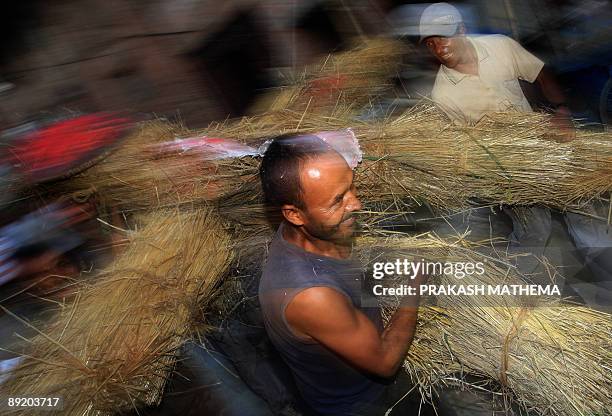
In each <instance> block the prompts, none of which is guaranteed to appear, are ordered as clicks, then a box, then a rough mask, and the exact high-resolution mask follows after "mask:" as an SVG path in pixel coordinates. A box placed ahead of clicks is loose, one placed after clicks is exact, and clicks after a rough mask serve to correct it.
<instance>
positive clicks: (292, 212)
mask: <svg viewBox="0 0 612 416" xmlns="http://www.w3.org/2000/svg"><path fill="white" fill-rule="evenodd" d="M281 212H282V213H283V218H285V219H286V220H287V221H289V222H290V223H291V224H293V225H295V226H298V227H299V226H302V225H304V214H303V213H302V210H301V209H299V208H298V207H296V206H295V205H292V204H285V205H283V206H282V207H281Z"/></svg>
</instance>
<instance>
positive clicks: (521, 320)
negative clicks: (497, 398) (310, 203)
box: [360, 236, 612, 416]
mask: <svg viewBox="0 0 612 416" xmlns="http://www.w3.org/2000/svg"><path fill="white" fill-rule="evenodd" d="M360 246H363V247H366V248H365V252H374V253H380V250H384V251H386V254H387V255H389V256H391V257H393V258H407V259H412V260H415V261H419V260H420V259H423V258H424V259H425V260H429V261H434V262H435V261H442V262H463V263H466V262H473V263H476V262H478V261H480V262H483V263H484V264H485V274H483V275H482V276H476V275H472V276H466V277H464V278H463V279H462V280H460V281H458V280H457V279H456V278H455V277H453V276H452V275H450V276H449V275H441V276H437V277H432V278H430V279H431V280H430V281H429V282H428V284H435V285H449V284H455V285H456V284H462V285H466V286H467V285H481V284H482V285H512V284H525V281H524V280H522V279H521V278H520V276H519V275H517V274H516V273H515V272H514V271H513V270H512V269H511V268H510V267H508V266H507V264H504V262H502V261H500V260H499V258H497V259H496V258H495V257H492V256H488V255H484V254H479V252H477V251H474V250H472V249H470V248H466V247H462V245H461V244H459V243H457V242H446V241H443V240H440V239H438V238H433V237H431V236H425V237H423V236H420V237H402V238H390V239H383V238H363V239H362V240H361V241H360ZM417 253H418V254H417ZM389 258H390V257H389ZM377 261H380V259H378V260H377ZM527 298H528V297H527V296H524V297H523V298H520V297H518V296H511V295H508V296H493V295H492V296H476V297H473V296H437V297H436V302H435V306H422V307H421V308H420V313H419V321H418V327H417V332H416V336H415V339H414V341H413V343H412V345H411V347H410V349H409V351H408V355H407V358H406V362H405V368H406V370H407V371H408V372H409V374H410V375H411V376H412V377H413V379H414V380H415V381H417V382H418V383H419V386H420V388H421V389H422V390H427V389H431V388H432V387H433V386H435V385H436V384H440V383H442V384H444V383H446V382H452V383H453V384H456V383H455V382H456V381H461V380H462V379H464V378H465V377H466V376H469V375H474V376H480V377H485V378H487V379H492V380H494V381H496V382H497V383H498V384H497V386H498V387H499V386H501V388H502V391H503V392H505V393H506V397H508V396H510V397H511V398H513V399H514V400H515V401H516V402H518V403H519V404H520V405H522V407H523V408H524V409H529V410H535V411H536V412H537V413H538V414H542V415H558V416H561V415H564V416H567V415H572V416H573V415H595V414H607V412H608V411H609V409H610V408H612V387H611V386H610V383H609V378H610V371H611V369H612V341H611V339H612V338H611V335H612V316H610V315H609V314H607V313H604V312H600V311H597V310H593V309H590V308H588V307H585V306H578V305H573V304H568V303H563V302H561V301H560V300H559V299H552V298H547V297H544V296H542V297H536V298H533V299H527ZM529 298H531V297H529ZM391 312H392V310H391V309H388V310H387V315H388V316H389V315H390V314H391ZM429 394H431V391H430V392H429Z"/></svg>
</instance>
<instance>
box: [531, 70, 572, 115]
mask: <svg viewBox="0 0 612 416" xmlns="http://www.w3.org/2000/svg"><path fill="white" fill-rule="evenodd" d="M536 81H537V83H538V85H539V86H540V90H541V91H542V94H543V95H544V97H545V98H546V99H547V100H548V102H549V103H550V104H552V105H553V106H554V107H555V109H556V108H557V107H559V106H562V105H566V104H567V102H566V99H565V94H564V93H563V91H562V90H561V87H560V86H559V83H558V82H557V80H556V79H555V76H554V75H553V74H552V73H551V72H550V71H549V70H548V69H546V68H542V70H541V71H540V74H539V75H538V78H537V79H536Z"/></svg>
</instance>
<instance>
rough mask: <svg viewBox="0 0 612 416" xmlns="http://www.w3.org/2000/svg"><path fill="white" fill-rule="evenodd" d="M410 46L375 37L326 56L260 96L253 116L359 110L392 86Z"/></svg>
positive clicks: (253, 110) (252, 112)
mask: <svg viewBox="0 0 612 416" xmlns="http://www.w3.org/2000/svg"><path fill="white" fill-rule="evenodd" d="M409 52H410V48H409V46H408V45H407V44H404V43H402V42H400V41H397V40H394V39H391V38H373V39H366V40H364V41H360V43H359V44H358V45H357V46H356V47H354V48H353V49H350V50H348V51H346V52H340V53H336V54H331V55H329V56H327V57H326V58H325V59H324V60H323V61H322V62H320V63H318V64H316V65H312V66H310V67H307V68H305V69H304V70H302V71H301V72H300V73H298V74H297V75H296V76H295V77H294V79H290V80H288V84H289V85H288V86H286V87H282V88H279V89H277V90H274V91H272V92H270V93H269V94H266V95H264V96H263V97H261V98H260V99H259V100H258V101H257V103H256V104H255V105H253V107H252V108H251V111H250V113H251V114H262V113H267V112H277V111H284V110H294V111H304V110H306V109H308V110H310V111H317V112H323V111H326V110H329V109H332V108H334V107H336V106H338V105H339V104H342V105H345V106H346V105H349V106H352V107H353V108H356V109H358V108H360V107H361V106H362V105H364V104H367V103H368V102H370V101H372V100H374V99H375V98H376V96H378V95H380V94H382V93H384V92H385V91H386V90H388V89H390V88H391V87H392V86H393V83H392V82H391V78H392V77H393V76H395V75H396V74H397V72H398V70H399V67H400V65H401V62H402V56H403V55H405V54H407V53H409Z"/></svg>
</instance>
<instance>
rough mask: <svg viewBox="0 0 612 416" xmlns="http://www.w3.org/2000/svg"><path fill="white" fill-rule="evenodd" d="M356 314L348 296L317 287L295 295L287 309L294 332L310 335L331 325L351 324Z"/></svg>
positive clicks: (287, 317) (323, 287) (287, 315)
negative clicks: (313, 331)
mask: <svg viewBox="0 0 612 416" xmlns="http://www.w3.org/2000/svg"><path fill="white" fill-rule="evenodd" d="M354 313H355V308H354V306H353V304H352V302H351V301H350V299H349V298H348V297H347V295H345V294H344V293H342V292H340V291H339V290H336V289H334V288H331V287H327V286H316V287H311V288H308V289H305V290H303V291H301V292H300V293H298V294H297V295H295V297H294V298H293V299H292V300H291V302H290V303H289V304H288V305H287V308H286V309H285V318H286V319H287V322H288V323H289V324H290V325H291V327H292V328H293V329H294V330H297V331H299V332H300V333H302V334H308V333H310V332H311V331H312V330H315V331H316V330H319V329H323V328H324V327H328V326H330V325H331V326H333V325H337V324H339V323H350V322H351V321H352V319H353V317H354ZM330 318H331V319H330Z"/></svg>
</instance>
